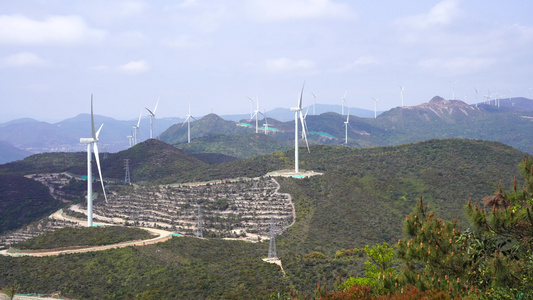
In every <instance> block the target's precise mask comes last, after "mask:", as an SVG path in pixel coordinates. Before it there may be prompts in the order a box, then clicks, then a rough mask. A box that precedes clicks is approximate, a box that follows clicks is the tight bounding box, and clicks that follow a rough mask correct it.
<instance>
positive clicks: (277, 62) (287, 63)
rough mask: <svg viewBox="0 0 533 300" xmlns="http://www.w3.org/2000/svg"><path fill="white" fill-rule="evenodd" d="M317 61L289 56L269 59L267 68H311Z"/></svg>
mask: <svg viewBox="0 0 533 300" xmlns="http://www.w3.org/2000/svg"><path fill="white" fill-rule="evenodd" d="M314 67H315V63H314V62H312V61H310V60H307V59H299V60H290V59H288V58H285V57H283V58H276V59H269V60H267V61H266V62H265V68H266V70H267V71H269V72H287V71H294V70H302V69H303V70H311V69H313V68H314Z"/></svg>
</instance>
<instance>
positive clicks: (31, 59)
mask: <svg viewBox="0 0 533 300" xmlns="http://www.w3.org/2000/svg"><path fill="white" fill-rule="evenodd" d="M3 65H4V66H6V67H41V66H45V65H46V62H45V61H44V60H43V59H42V58H40V57H39V56H37V55H36V54H35V53H31V52H20V53H17V54H13V55H10V56H8V57H6V58H5V59H4V63H3Z"/></svg>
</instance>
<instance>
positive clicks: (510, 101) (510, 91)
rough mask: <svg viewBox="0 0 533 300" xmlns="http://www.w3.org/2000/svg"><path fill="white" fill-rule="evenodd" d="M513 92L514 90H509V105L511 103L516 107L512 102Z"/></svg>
mask: <svg viewBox="0 0 533 300" xmlns="http://www.w3.org/2000/svg"><path fill="white" fill-rule="evenodd" d="M512 92H513V90H509V103H511V105H512V106H514V103H513V102H512V100H511V99H512V98H511V93H512Z"/></svg>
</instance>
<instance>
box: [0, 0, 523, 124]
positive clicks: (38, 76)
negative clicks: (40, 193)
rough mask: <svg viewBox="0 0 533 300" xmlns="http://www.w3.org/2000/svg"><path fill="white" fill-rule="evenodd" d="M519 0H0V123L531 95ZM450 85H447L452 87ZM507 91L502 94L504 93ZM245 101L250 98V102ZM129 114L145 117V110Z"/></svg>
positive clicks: (383, 107)
mask: <svg viewBox="0 0 533 300" xmlns="http://www.w3.org/2000/svg"><path fill="white" fill-rule="evenodd" d="M532 12H533V2H531V1H523V0H509V1H479V0H470V1H466V0H462V1H461V0H443V1H427V0H424V1H422V0H414V1H340V0H339V1H333V0H249V1H211V0H209V1H202V0H183V1H103V0H96V1H72V0H70V1H67V0H65V1H60V0H47V1H44V0H43V1H2V2H1V3H0V74H1V77H2V84H1V85H0V99H1V102H2V108H3V109H2V111H1V112H0V122H6V121H9V120H12V119H16V118H20V117H31V118H35V119H38V120H46V121H59V120H62V119H65V118H69V117H73V116H75V115H77V114H80V113H86V112H88V111H89V100H90V94H91V93H94V100H95V113H97V114H101V115H106V116H109V117H113V118H116V119H122V120H125V119H135V118H137V117H138V115H139V111H140V110H141V109H144V107H148V108H150V109H152V108H153V107H154V106H155V103H156V101H157V99H158V97H160V103H159V107H158V109H157V112H156V115H157V117H169V116H176V117H185V115H186V114H187V110H188V108H187V107H188V104H187V103H188V102H189V99H190V102H191V111H192V114H193V115H196V116H200V115H204V114H207V113H210V112H214V113H217V114H221V115H222V114H238V113H249V110H250V102H249V100H248V97H256V96H257V97H258V98H259V108H260V110H270V109H273V108H276V107H287V108H289V107H291V106H295V105H296V101H297V97H298V94H299V92H300V89H301V86H302V83H303V82H304V81H305V82H306V88H305V92H304V106H305V105H310V104H311V103H312V102H313V97H312V95H311V92H313V93H315V94H317V96H318V99H317V102H318V103H324V104H339V105H340V103H341V98H342V96H343V95H344V93H345V92H346V91H347V95H346V102H347V103H348V105H349V106H351V107H359V108H365V109H369V110H373V109H374V102H373V100H372V97H374V98H379V101H378V105H377V107H378V110H388V109H390V108H393V107H397V106H400V105H401V98H400V86H404V87H405V89H404V104H405V105H406V106H409V105H417V104H420V103H423V102H427V101H429V100H430V99H431V98H432V97H433V96H435V95H440V96H442V97H444V98H447V99H452V97H453V95H455V98H456V99H461V100H463V101H464V100H466V102H467V103H474V102H475V100H476V92H475V90H474V88H476V89H477V90H478V95H477V97H478V101H482V100H483V96H484V95H486V94H487V93H488V90H490V91H491V93H494V92H498V93H499V94H500V95H502V96H501V97H508V95H509V93H511V95H512V96H513V97H514V96H524V97H530V98H533V90H532V88H533V76H532V75H533V51H532V50H533V24H532V23H533V18H531V13H532ZM454 82H455V84H453V83H454ZM509 90H512V92H509ZM254 106H255V104H254ZM143 114H147V112H146V111H145V112H144V113H143Z"/></svg>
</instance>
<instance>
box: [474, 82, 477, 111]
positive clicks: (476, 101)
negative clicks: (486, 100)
mask: <svg viewBox="0 0 533 300" xmlns="http://www.w3.org/2000/svg"><path fill="white" fill-rule="evenodd" d="M474 91H476V107H477V89H476V87H474Z"/></svg>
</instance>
